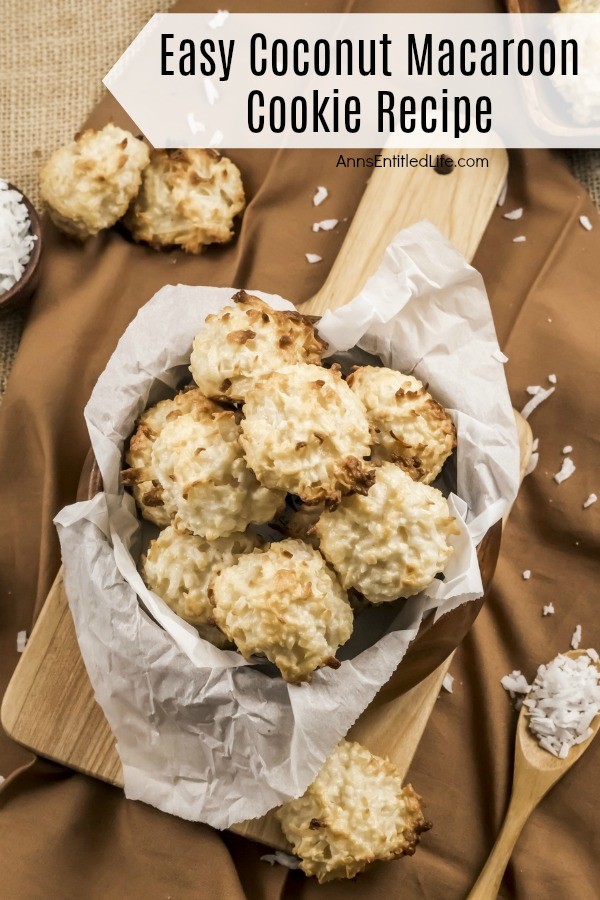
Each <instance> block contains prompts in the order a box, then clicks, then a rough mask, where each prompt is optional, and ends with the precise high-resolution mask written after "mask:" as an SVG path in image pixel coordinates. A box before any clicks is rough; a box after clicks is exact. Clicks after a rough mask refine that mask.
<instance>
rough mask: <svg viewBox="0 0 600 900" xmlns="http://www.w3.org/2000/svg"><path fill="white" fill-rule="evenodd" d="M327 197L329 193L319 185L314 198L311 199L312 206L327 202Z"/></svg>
mask: <svg viewBox="0 0 600 900" xmlns="http://www.w3.org/2000/svg"><path fill="white" fill-rule="evenodd" d="M328 197H329V191H328V190H327V188H326V187H323V185H319V187H318V188H317V190H316V191H315V196H314V197H313V206H320V205H321V203H322V202H323V200H327V198H328Z"/></svg>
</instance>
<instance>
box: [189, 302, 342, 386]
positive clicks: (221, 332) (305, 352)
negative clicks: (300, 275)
mask: <svg viewBox="0 0 600 900" xmlns="http://www.w3.org/2000/svg"><path fill="white" fill-rule="evenodd" d="M231 299H232V302H233V305H229V304H228V305H227V306H224V307H223V309H222V310H221V311H220V312H219V313H217V314H216V315H211V316H207V317H206V321H205V325H204V328H203V329H202V330H201V331H200V332H198V334H197V335H196V337H195V339H194V348H193V350H192V357H191V360H190V362H191V366H190V370H191V373H192V377H193V379H194V381H195V382H196V384H197V385H198V387H200V388H201V389H202V390H203V391H204V393H205V394H206V396H207V397H212V398H214V399H217V400H230V401H232V402H234V403H237V402H240V401H243V400H244V399H245V396H246V392H247V390H248V389H249V388H250V387H251V386H252V385H253V384H254V382H255V381H256V379H257V378H259V377H260V376H261V375H267V374H268V373H269V372H273V371H276V370H277V369H280V368H282V366H287V365H291V364H293V363H298V362H304V363H315V364H316V365H320V363H321V356H322V354H323V351H324V350H325V349H326V347H327V344H326V343H325V342H324V341H322V340H321V339H320V338H319V337H318V335H317V333H316V331H315V328H314V325H313V324H312V323H311V322H309V321H307V320H306V319H304V318H303V317H302V316H301V315H300V314H299V313H297V312H293V311H289V312H288V311H281V310H276V309H273V308H272V307H270V306H269V305H268V304H267V303H264V302H263V301H262V300H259V298H258V297H253V296H252V295H251V294H247V293H246V292H245V291H238V293H237V294H235V295H234V296H233V297H232V298H231Z"/></svg>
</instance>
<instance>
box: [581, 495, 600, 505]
mask: <svg viewBox="0 0 600 900" xmlns="http://www.w3.org/2000/svg"><path fill="white" fill-rule="evenodd" d="M597 502H598V496H597V494H590V496H589V497H588V498H587V500H584V501H583V508H584V509H588V507H590V506H593V505H594V503H597Z"/></svg>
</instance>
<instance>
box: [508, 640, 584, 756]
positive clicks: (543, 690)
mask: <svg viewBox="0 0 600 900" xmlns="http://www.w3.org/2000/svg"><path fill="white" fill-rule="evenodd" d="M597 661H598V654H597V653H596V651H595V650H593V649H590V650H587V651H586V652H585V653H584V654H582V655H581V656H579V657H578V658H577V659H571V657H570V656H564V655H563V654H562V653H559V654H558V656H557V657H555V659H553V660H552V662H549V663H548V665H542V666H540V667H539V669H538V670H537V675H536V676H535V680H534V682H533V684H532V685H531V690H530V692H529V695H528V696H527V698H526V699H525V700H524V701H523V705H524V706H525V707H526V710H527V713H526V714H527V716H528V717H529V728H530V730H531V731H532V732H533V734H534V735H535V737H536V738H537V739H538V742H539V745H540V747H543V749H544V750H547V751H548V753H552V754H553V756H557V757H559V758H560V759H565V757H566V756H567V755H568V753H569V750H570V749H571V747H574V746H575V745H576V744H582V743H583V742H584V741H587V739H588V738H590V737H591V736H592V734H593V733H594V732H593V729H592V728H591V727H590V726H591V724H592V722H593V720H594V719H595V718H596V716H597V715H598V714H599V713H600V672H599V671H598V669H597V667H596V665H595V664H596V662H597Z"/></svg>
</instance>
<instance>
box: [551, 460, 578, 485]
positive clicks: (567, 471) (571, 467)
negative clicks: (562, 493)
mask: <svg viewBox="0 0 600 900" xmlns="http://www.w3.org/2000/svg"><path fill="white" fill-rule="evenodd" d="M576 468H577V467H576V465H575V463H574V462H573V460H572V459H571V457H570V456H565V458H564V459H563V461H562V466H561V467H560V472H557V473H556V475H555V476H554V480H555V482H556V483H557V484H562V483H563V481H566V480H567V478H570V477H571V475H572V474H573V472H574V471H575V469H576Z"/></svg>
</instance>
